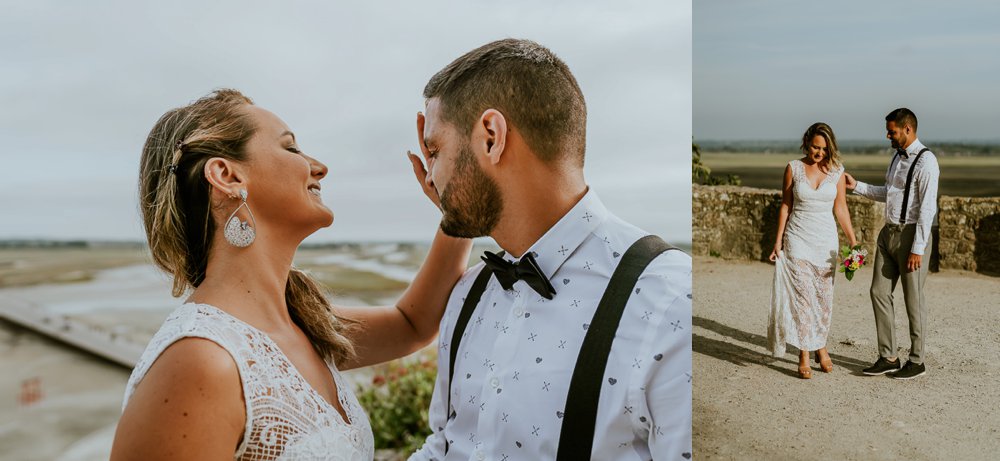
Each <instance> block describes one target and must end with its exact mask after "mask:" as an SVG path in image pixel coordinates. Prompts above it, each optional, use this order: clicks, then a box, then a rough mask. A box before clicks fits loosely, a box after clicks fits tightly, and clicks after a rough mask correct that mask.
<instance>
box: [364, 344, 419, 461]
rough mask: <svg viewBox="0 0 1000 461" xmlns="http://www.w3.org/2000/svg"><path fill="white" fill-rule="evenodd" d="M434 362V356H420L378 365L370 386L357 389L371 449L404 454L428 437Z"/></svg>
mask: <svg viewBox="0 0 1000 461" xmlns="http://www.w3.org/2000/svg"><path fill="white" fill-rule="evenodd" d="M436 360H437V359H436V357H435V356H434V354H430V353H424V354H420V355H418V356H417V357H414V358H410V359H407V360H395V361H392V362H389V363H386V364H384V365H380V366H378V367H376V368H375V375H374V377H373V378H372V382H371V385H370V386H367V387H362V389H360V390H359V392H358V401H359V402H360V403H361V406H363V407H364V408H365V411H367V412H368V417H369V418H370V419H371V425H372V432H373V433H374V435H375V448H377V449H380V448H388V449H393V450H397V451H400V452H405V453H406V454H407V455H408V454H410V453H413V452H414V451H416V450H417V449H418V448H420V447H421V446H422V445H423V443H424V440H425V439H426V438H427V436H428V435H430V433H431V430H430V427H428V426H427V411H428V409H429V408H430V405H431V395H432V394H433V392H434V380H435V378H436V377H437V363H436Z"/></svg>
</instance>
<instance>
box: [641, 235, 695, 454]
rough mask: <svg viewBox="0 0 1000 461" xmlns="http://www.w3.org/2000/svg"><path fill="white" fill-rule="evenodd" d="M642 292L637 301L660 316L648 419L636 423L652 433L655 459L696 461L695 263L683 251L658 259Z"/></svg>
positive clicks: (655, 325) (654, 327)
mask: <svg viewBox="0 0 1000 461" xmlns="http://www.w3.org/2000/svg"><path fill="white" fill-rule="evenodd" d="M648 272H653V273H652V274H649V273H648ZM640 287H641V288H642V291H640V292H639V293H637V294H636V295H633V296H638V297H640V298H641V299H642V298H644V299H643V301H644V303H643V304H645V305H649V306H652V307H653V309H654V310H655V312H656V314H655V316H654V317H652V319H653V320H654V321H653V322H652V323H651V324H650V325H649V328H650V333H651V334H650V335H649V336H647V338H648V339H647V340H652V341H651V343H650V345H651V347H650V348H649V349H646V350H645V352H646V355H648V356H649V357H652V358H653V360H652V361H650V362H649V363H650V364H651V365H652V366H651V367H649V368H648V370H649V371H648V373H649V374H648V375H647V378H646V381H645V383H646V384H645V386H644V387H645V389H644V390H643V394H644V395H643V396H642V397H641V400H642V401H644V402H645V403H646V405H645V406H646V409H647V410H648V412H649V413H648V414H649V418H648V419H646V420H645V421H643V418H642V417H641V415H638V416H637V417H636V418H638V421H635V422H637V423H638V424H639V428H640V430H641V431H643V432H646V431H648V432H646V433H647V434H648V440H647V443H648V444H649V453H650V457H651V458H652V459H654V460H656V461H660V460H680V461H683V460H685V459H690V458H691V386H692V379H691V378H692V369H691V365H692V363H691V325H692V324H691V298H690V297H689V296H690V295H691V257H690V256H688V255H687V254H684V253H681V252H679V251H668V252H667V253H665V254H663V255H661V256H659V257H658V258H657V259H656V260H654V261H653V263H652V264H650V267H649V268H648V269H647V273H645V274H643V276H642V277H641V278H640V279H639V282H638V283H637V284H636V288H640ZM647 303H648V304H647ZM661 354H662V355H661ZM657 358H659V359H657ZM636 418H633V419H634V420H635V419H636Z"/></svg>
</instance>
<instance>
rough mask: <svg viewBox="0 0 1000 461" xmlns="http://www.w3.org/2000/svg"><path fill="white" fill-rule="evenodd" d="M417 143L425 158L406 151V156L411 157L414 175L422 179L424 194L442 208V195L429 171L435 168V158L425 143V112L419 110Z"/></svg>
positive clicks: (419, 179) (421, 185) (418, 179)
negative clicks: (439, 194) (439, 193)
mask: <svg viewBox="0 0 1000 461" xmlns="http://www.w3.org/2000/svg"><path fill="white" fill-rule="evenodd" d="M417 144H418V145H419V146H420V153H421V154H423V156H424V159H423V160H420V157H418V156H417V154H414V153H413V152H410V151H406V156H407V157H408V158H409V159H410V163H412V164H413V175H414V176H416V177H417V181H420V187H421V188H422V189H423V190H424V195H426V196H427V198H429V199H431V202H434V206H436V207H438V209H440V208H441V197H439V196H438V192H437V189H436V188H435V187H434V181H432V180H431V176H430V174H429V173H428V172H429V170H430V169H431V168H433V163H432V162H433V159H432V158H431V154H430V151H428V150H427V145H426V144H424V114H422V113H420V112H417ZM425 161H426V162H427V168H424V162H425Z"/></svg>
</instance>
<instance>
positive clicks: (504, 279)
mask: <svg viewBox="0 0 1000 461" xmlns="http://www.w3.org/2000/svg"><path fill="white" fill-rule="evenodd" d="M481 258H483V262H485V263H486V267H489V268H490V269H492V270H493V275H495V276H496V277H497V281H498V282H500V286H502V287H503V289H504V290H510V289H511V288H513V287H514V282H517V281H518V280H524V282H525V283H527V284H528V286H530V287H531V288H532V289H533V290H535V292H537V293H538V294H540V295H542V297H544V298H545V299H552V295H554V294H556V289H555V288H553V287H552V284H551V283H549V278H548V277H546V276H545V274H543V273H542V269H541V268H539V267H538V263H537V262H535V257H534V256H533V255H532V254H531V253H526V254H525V255H524V256H523V257H522V258H521V261H519V262H515V263H512V262H509V261H507V260H505V259H503V258H501V257H500V256H499V255H497V254H495V253H490V252H489V251H487V252H485V255H484V256H481Z"/></svg>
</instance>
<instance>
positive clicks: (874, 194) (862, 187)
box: [854, 181, 886, 202]
mask: <svg viewBox="0 0 1000 461" xmlns="http://www.w3.org/2000/svg"><path fill="white" fill-rule="evenodd" d="M854 193H855V194H858V195H860V196H862V197H865V198H867V199H870V200H875V201H876V202H885V194H886V187H885V186H873V185H871V184H868V183H866V182H864V181H858V183H857V185H856V186H854Z"/></svg>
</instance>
